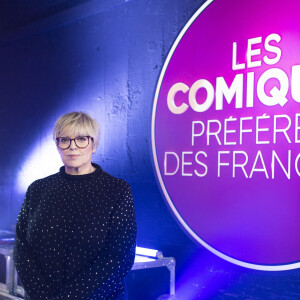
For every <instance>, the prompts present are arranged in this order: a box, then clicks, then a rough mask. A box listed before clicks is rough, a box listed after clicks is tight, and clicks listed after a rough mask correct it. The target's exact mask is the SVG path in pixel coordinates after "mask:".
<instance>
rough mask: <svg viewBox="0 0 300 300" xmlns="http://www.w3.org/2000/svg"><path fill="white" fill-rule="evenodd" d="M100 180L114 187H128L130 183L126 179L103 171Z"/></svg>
mask: <svg viewBox="0 0 300 300" xmlns="http://www.w3.org/2000/svg"><path fill="white" fill-rule="evenodd" d="M101 180H102V181H103V182H105V183H107V184H109V185H111V186H113V187H114V188H119V189H122V190H123V189H130V185H129V183H128V182H127V181H125V180H124V179H121V178H117V177H115V176H113V175H111V174H109V173H107V172H105V171H103V172H102V176H101Z"/></svg>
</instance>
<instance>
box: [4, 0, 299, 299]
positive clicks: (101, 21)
mask: <svg viewBox="0 0 300 300" xmlns="http://www.w3.org/2000/svg"><path fill="white" fill-rule="evenodd" d="M203 2H204V1H202V0H194V1H193V0H189V1H181V0H169V1H168V0H153V1H149V0H127V1H126V0H125V1H124V0H123V1H121V0H110V1H108V0H102V1H95V0H94V1H82V4H81V5H78V6H74V7H70V8H69V9H66V10H63V11H59V12H53V14H50V15H47V16H45V17H40V18H36V19H35V20H34V22H30V21H27V22H25V23H24V24H23V25H22V26H17V27H16V28H15V29H14V30H10V31H7V30H4V31H3V32H2V33H1V36H0V66H1V71H0V74H1V75H0V76H1V77H0V91H1V107H0V116H1V118H0V122H1V125H0V131H1V137H2V149H1V153H2V155H1V156H0V162H1V166H2V176H0V228H2V229H10V227H11V225H13V224H15V222H16V217H17V214H18V211H19V209H20V206H21V203H22V201H23V197H24V193H25V187H24V186H26V183H27V182H30V181H32V180H33V179H34V178H35V177H39V174H41V173H42V174H44V173H47V172H50V173H51V172H52V170H53V167H54V168H55V170H56V169H57V168H58V166H59V163H57V156H55V154H52V153H53V150H49V152H48V150H47V151H46V149H48V148H49V147H53V149H55V147H54V144H52V141H51V136H50V135H51V130H52V126H53V124H54V122H55V120H56V119H57V118H58V117H59V116H60V115H61V114H63V113H66V112H69V111H73V110H83V111H86V112H88V113H90V114H91V115H92V116H93V117H95V119H97V121H98V122H99V124H100V127H101V145H100V146H99V149H98V152H97V154H96V155H95V157H94V161H95V162H97V163H99V164H100V165H101V166H102V167H103V169H104V170H106V171H107V172H109V173H111V174H112V175H115V176H117V177H121V178H124V179H126V180H127V181H128V182H129V183H130V184H131V186H132V190H133V194H134V199H135V205H136V212H137V221H138V244H139V245H140V246H144V247H153V248H158V249H161V250H162V251H163V252H164V254H165V255H166V256H174V257H175V258H176V260H177V277H176V280H177V288H178V289H177V292H178V293H177V294H178V297H179V299H184V300H185V299H186V300H190V299H212V298H214V299H232V298H244V299H245V298H249V299H275V298H282V297H285V298H284V299H295V298H297V297H300V284H299V274H298V273H299V272H298V271H293V272H291V271H290V272H281V273H265V272H258V271H251V270H247V269H244V268H240V267H237V266H233V265H231V264H229V263H227V262H224V261H222V260H221V259H219V258H217V257H215V256H214V255H212V254H210V253H209V252H208V251H207V250H205V249H203V248H202V247H200V246H197V245H196V244H195V243H194V242H192V241H191V240H190V239H189V238H188V237H187V236H186V235H185V233H184V232H183V231H182V230H181V228H180V227H179V225H177V223H176V222H175V221H174V218H173V217H172V216H171V214H170V212H169V211H168V209H167V206H166V205H165V203H164V200H163V197H162V195H161V193H160V191H159V188H158V184H157V183H156V179H155V175H154V168H153V166H152V154H151V136H150V126H151V112H152V104H153V99H154V92H155V87H156V83H157V80H158V76H159V73H160V70H161V68H162V65H163V63H164V60H165V58H166V56H167V53H168V51H169V49H170V47H171V45H172V43H173V42H174V40H175V38H176V36H177V35H178V33H179V32H180V30H181V29H182V28H183V26H184V25H185V23H186V22H187V21H188V20H189V18H190V17H191V16H192V14H193V13H194V12H195V11H196V10H197V8H199V7H200V6H201V4H202V3H203ZM46 145H47V146H46ZM52 155H53V156H52ZM49 162H50V164H49ZM52 162H53V163H52ZM56 165H57V166H56ZM36 169H39V172H36ZM43 172H44V173H43ZM137 272H141V273H139V274H140V275H137V274H138V273H137ZM149 274H150V277H151V279H150V280H149V281H148V284H146V283H145V281H146V279H147V278H148V276H149ZM160 274H163V275H160ZM167 275H168V274H167V273H160V272H158V271H157V270H156V271H154V270H153V271H149V272H146V271H136V274H135V275H130V276H131V277H130V278H129V281H130V282H129V289H130V295H131V298H132V299H139V300H140V299H143V300H144V299H155V298H156V297H157V296H159V295H160V294H162V293H166V292H167V291H168V278H167ZM160 276H162V277H160ZM140 278H143V280H142V282H139V280H141V279H140ZM133 290H135V291H133Z"/></svg>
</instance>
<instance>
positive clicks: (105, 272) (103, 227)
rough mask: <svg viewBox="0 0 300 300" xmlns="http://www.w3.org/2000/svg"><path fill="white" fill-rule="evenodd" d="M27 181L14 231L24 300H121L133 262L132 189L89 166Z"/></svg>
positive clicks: (133, 221) (133, 218)
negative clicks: (86, 170) (85, 169)
mask: <svg viewBox="0 0 300 300" xmlns="http://www.w3.org/2000/svg"><path fill="white" fill-rule="evenodd" d="M93 166H94V167H95V168H96V171H94V172H93V173H90V174H85V175H69V174H67V173H65V168H64V167H62V168H61V169H60V172H59V173H57V174H54V175H51V176H48V177H46V178H43V179H40V180H37V181H35V182H33V183H32V184H31V185H30V186H29V188H28V190H27V193H26V197H25V200H24V202H23V205H22V208H21V211H20V214H19V217H18V221H17V227H16V238H15V247H14V262H15V264H16V269H17V271H18V274H19V277H20V278H21V281H22V283H23V285H24V288H25V290H26V299H30V300H35V299H43V300H45V299H57V300H66V299H70V300H73V299H74V300H77V299H78V300H79V299H82V300H83V299H84V300H86V299H88V300H93V299H105V300H113V299H118V300H119V299H125V291H124V277H125V276H126V274H127V273H128V271H129V270H130V269H131V267H132V265H133V262H134V256H135V240H136V219H135V213H134V206H133V199H132V194H131V189H130V186H129V185H128V183H126V182H125V181H124V180H121V179H117V178H114V177H112V176H111V175H109V174H107V173H106V172H104V171H102V169H101V168H100V166H98V165H96V164H93Z"/></svg>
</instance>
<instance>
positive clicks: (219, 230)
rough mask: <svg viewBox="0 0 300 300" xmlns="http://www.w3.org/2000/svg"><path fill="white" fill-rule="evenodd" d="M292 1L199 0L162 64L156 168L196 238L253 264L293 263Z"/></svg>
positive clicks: (296, 138)
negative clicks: (199, 2)
mask: <svg viewBox="0 0 300 300" xmlns="http://www.w3.org/2000/svg"><path fill="white" fill-rule="evenodd" d="M299 28H300V1H299V0H287V1H284V2H282V1H279V0H264V1H261V0H252V1H249V0H215V1H207V2H206V3H205V4H204V5H203V6H202V7H201V8H200V9H199V10H198V11H197V12H196V13H195V14H194V16H193V17H192V18H191V20H189V22H188V23H187V24H186V26H185V27H184V29H183V30H182V32H181V33H180V35H179V36H178V38H177V40H176V41H175V43H174V45H173V46H172V49H171V51H170V53H169V55H168V57H167V59H166V62H165V64H164V66H163V69H162V72H161V75H160V78H159V82H158V85H157V89H156V95H155V101H154V106H153V115H152V147H153V156H154V163H155V168H156V173H157V177H158V180H159V183H160V186H161V189H162V191H163V193H164V196H165V198H166V200H167V203H168V205H169V206H170V208H171V210H172V211H173V213H174V215H175V217H176V218H177V219H178V220H179V222H180V223H181V225H182V226H183V227H184V229H185V230H186V231H187V232H188V233H189V234H190V235H191V236H192V237H193V238H194V239H195V240H196V241H197V242H198V243H200V244H201V245H203V246H204V247H206V248H207V249H209V250H210V251H212V252H213V253H215V254H216V255H218V256H220V257H222V258H224V259H226V260H228V261H230V262H232V263H235V264H238V265H241V266H244V267H248V268H252V269H259V270H289V269H295V268H299V267H300V239H299V236H300V147H299V145H300V30H299Z"/></svg>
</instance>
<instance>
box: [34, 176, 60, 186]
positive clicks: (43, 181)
mask: <svg viewBox="0 0 300 300" xmlns="http://www.w3.org/2000/svg"><path fill="white" fill-rule="evenodd" d="M59 180H60V176H59V173H55V174H51V175H48V176H46V177H44V178H40V179H37V180H35V181H33V182H32V183H31V184H30V185H29V187H28V189H36V188H40V187H43V186H45V185H46V186H47V185H52V184H57V183H58V181H59Z"/></svg>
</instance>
